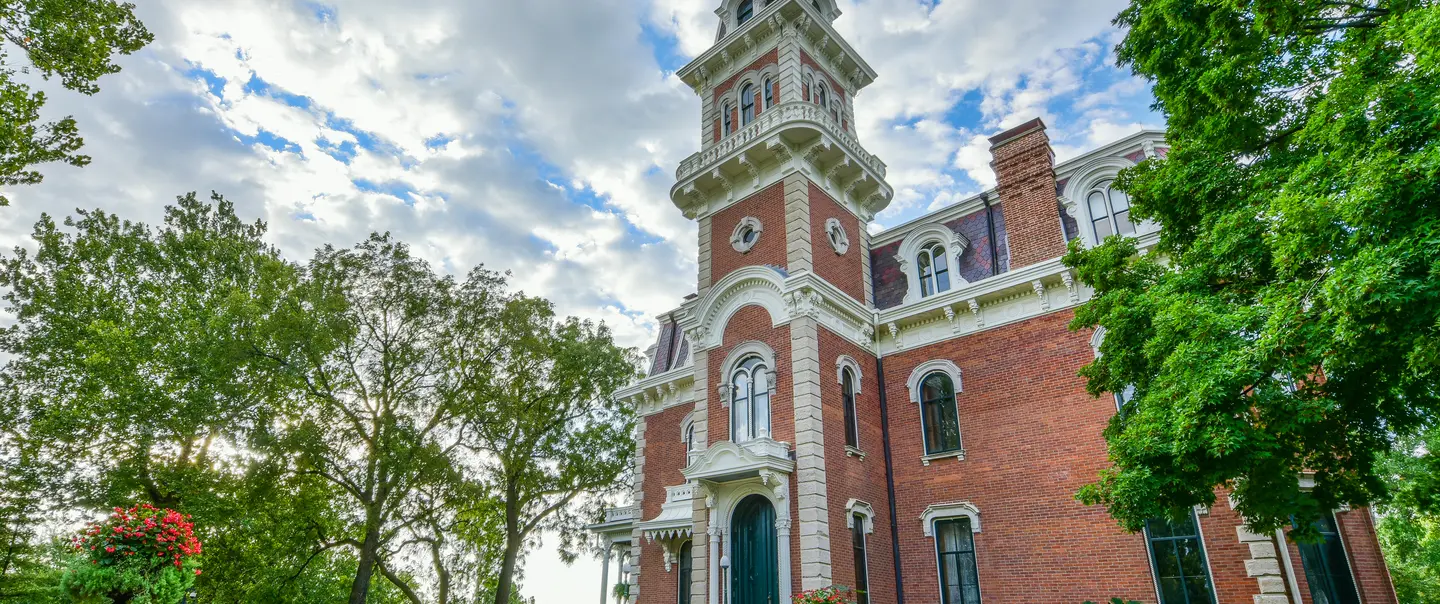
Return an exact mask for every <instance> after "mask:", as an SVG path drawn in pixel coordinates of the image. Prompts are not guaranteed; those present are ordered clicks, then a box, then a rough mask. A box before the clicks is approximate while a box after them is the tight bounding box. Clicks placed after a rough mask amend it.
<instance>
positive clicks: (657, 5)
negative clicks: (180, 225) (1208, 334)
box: [0, 0, 1161, 604]
mask: <svg viewBox="0 0 1440 604" xmlns="http://www.w3.org/2000/svg"><path fill="white" fill-rule="evenodd" d="M132 1H135V2H137V3H138V4H139V5H140V6H139V9H138V10H139V12H140V15H141V18H142V19H143V20H144V22H145V23H146V25H147V26H148V27H149V28H150V29H151V31H153V32H154V33H155V43H154V44H152V45H151V46H150V47H148V48H146V49H145V50H144V51H142V52H140V53H137V54H136V55H134V56H131V57H127V58H125V59H124V60H122V61H121V63H122V65H123V67H124V71H122V72H121V73H119V74H117V75H113V76H108V77H106V78H105V79H103V80H102V81H101V85H102V88H103V90H102V92H101V93H100V94H98V95H96V96H94V97H83V96H81V95H78V94H75V93H72V92H68V91H64V90H63V89H60V88H59V87H58V86H54V85H50V84H40V85H39V87H40V88H41V89H44V90H47V91H49V94H50V104H49V106H48V113H49V114H50V115H52V116H57V117H58V116H61V115H67V114H69V115H74V116H75V117H76V118H77V120H78V121H79V123H80V128H81V131H82V133H83V135H84V137H85V140H86V142H87V145H86V147H85V152H86V153H88V154H90V155H92V156H93V157H94V163H93V164H91V165H90V166H88V167H86V168H83V169H76V168H70V167H61V166H55V167H50V168H48V169H46V170H44V171H45V173H46V181H45V183H44V184H42V185H39V186H33V187H23V188H15V189H11V190H7V191H6V192H5V193H6V194H7V195H8V196H9V197H10V198H11V200H12V206H11V207H9V208H3V209H0V246H3V247H4V248H10V247H13V246H15V245H24V244H25V241H26V240H27V239H28V234H29V232H30V230H31V227H32V225H33V224H34V222H35V220H36V219H37V218H38V216H39V214H40V213H41V212H48V213H50V214H52V215H65V214H68V213H71V212H73V211H74V209H75V208H77V207H84V208H94V207H99V208H104V209H106V210H109V211H112V212H117V213H119V214H120V215H122V216H123V217H126V218H132V219H138V220H144V221H149V222H156V221H158V218H159V217H160V215H161V213H162V211H163V207H164V206H165V205H166V204H167V203H171V202H173V200H174V197H175V196H176V195H179V194H182V193H184V192H186V191H200V192H202V194H203V193H204V192H206V191H210V190H215V191H218V192H221V193H223V194H224V195H226V197H228V198H229V199H231V200H232V201H235V202H236V203H237V205H238V206H239V208H240V211H241V213H242V215H243V216H245V217H247V218H251V219H254V218H259V219H263V220H265V221H267V222H268V223H269V225H270V238H271V240H272V241H273V242H274V243H275V244H276V245H278V246H279V247H280V248H281V249H282V250H284V252H285V253H286V254H287V255H289V256H290V257H291V258H293V259H296V260H305V259H307V258H308V257H309V256H310V255H311V252H312V250H313V249H314V248H315V247H317V246H319V245H321V244H324V243H333V244H336V245H342V246H343V245H350V244H353V243H355V242H357V241H360V240H361V239H363V238H364V237H365V236H366V234H367V233H369V232H370V231H391V232H393V233H395V234H396V235H397V236H398V237H399V238H400V239H402V240H405V241H408V242H409V243H410V244H411V245H412V246H413V247H414V249H415V250H416V252H418V253H419V254H421V255H422V256H424V257H426V258H428V259H429V260H431V261H432V262H433V263H434V264H435V265H436V266H439V267H442V268H444V269H445V270H448V271H452V272H457V273H463V272H465V271H466V270H468V269H469V268H470V267H473V266H475V265H477V264H484V265H486V266H488V267H490V268H494V269H501V270H509V271H511V272H512V273H513V275H514V278H513V283H514V284H515V285H516V286H517V287H519V288H521V289H523V290H525V291H526V292H527V293H531V294H539V295H544V296H547V297H549V298H550V299H551V300H553V301H555V303H556V304H557V306H558V307H559V309H560V310H561V311H562V312H564V313H567V314H575V315H582V316H586V317H591V318H596V319H603V320H605V321H606V322H608V323H609V324H610V325H611V326H612V327H614V328H615V329H616V331H617V333H618V334H619V336H620V338H621V339H622V341H623V342H624V343H626V344H629V345H634V346H637V347H640V348H643V347H644V346H646V345H648V343H649V339H650V337H651V332H652V329H653V327H654V322H653V319H652V318H653V317H654V316H656V315H658V314H660V313H663V312H665V311H667V310H670V309H671V308H673V307H674V306H676V305H677V304H678V303H679V301H680V299H681V297H682V296H684V295H685V294H687V293H690V292H691V291H693V290H694V286H695V282H694V278H695V228H694V226H693V224H691V223H690V222H689V221H687V220H685V219H684V217H682V216H681V215H680V213H679V212H678V211H677V210H675V209H674V207H673V206H672V205H671V204H670V201H669V199H668V191H669V188H670V186H671V185H672V184H674V170H675V166H676V165H677V164H678V163H679V161H680V160H681V159H683V158H684V157H686V156H688V155H689V154H691V153H693V152H695V151H696V150H698V148H699V144H700V141H699V140H698V136H699V131H700V130H699V128H698V124H697V123H696V122H697V120H698V119H699V106H700V105H699V100H698V99H697V98H695V95H694V92H693V91H691V90H690V89H689V88H687V87H686V86H685V85H684V84H682V83H681V82H680V81H679V80H678V79H676V78H675V77H674V72H675V71H676V70H677V69H679V68H680V67H682V66H683V65H684V64H685V63H686V62H687V61H688V60H689V59H690V58H691V57H693V56H695V55H696V54H698V53H700V52H702V51H704V50H705V49H706V48H707V47H709V45H710V44H711V43H712V42H713V41H714V35H715V28H716V24H717V22H716V17H715V15H714V10H715V7H716V6H717V5H718V4H719V0H525V1H515V0H408V1H407V2H403V3H398V2H392V1H386V0H341V1H335V2H322V1H307V0H226V1H223V2H222V1H220V0H132ZM1123 5H1124V1H1123V0H1000V1H997V0H840V6H841V10H842V11H844V15H843V16H842V17H841V18H840V19H839V21H837V22H836V24H835V26H836V28H837V29H838V30H839V31H840V33H841V34H842V35H843V36H845V37H846V39H848V40H849V41H850V43H851V44H852V45H853V46H854V47H855V49H856V50H857V51H859V52H860V53H861V54H862V55H863V56H864V57H865V59H866V60H867V61H868V62H869V63H870V65H871V66H872V67H874V68H875V71H876V72H878V73H879V78H878V79H877V81H876V82H875V84H874V85H872V86H870V87H869V88H867V89H865V90H863V91H861V93H860V94H859V95H858V96H857V97H856V101H855V109H856V114H857V119H858V124H857V127H858V130H859V133H860V140H861V142H862V143H863V144H864V145H865V146H866V147H867V148H868V149H869V150H870V151H871V152H873V153H875V154H877V155H879V156H880V157H881V158H882V159H884V160H885V162H886V163H887V164H888V166H889V179H890V184H891V185H892V186H894V188H895V190H896V199H895V202H894V203H893V204H892V205H891V207H890V209H888V210H887V211H886V212H884V213H882V214H880V215H879V217H878V218H877V223H878V226H877V227H876V228H880V227H884V226H886V225H892V224H898V223H900V222H903V221H905V220H908V219H910V218H913V217H915V216H918V215H919V214H922V213H924V212H925V211H927V209H932V208H938V207H941V206H944V205H946V204H948V203H952V202H954V201H958V200H960V199H963V198H965V197H966V196H968V195H970V194H972V193H975V192H978V191H980V190H983V189H985V188H988V187H989V186H991V185H993V184H994V177H993V175H992V174H991V173H990V170H989V160H990V156H989V152H988V145H987V144H986V143H985V142H984V138H985V136H987V135H989V134H994V133H995V132H997V131H999V130H1001V129H1004V128H1006V127H1008V126H1012V125H1016V124H1018V123H1021V122H1023V121H1025V120H1027V119H1030V118H1032V117H1036V116H1039V117H1042V118H1044V119H1045V122H1046V123H1047V124H1048V125H1049V126H1050V135H1051V138H1052V139H1053V141H1054V144H1055V146H1056V150H1057V153H1058V154H1059V155H1060V157H1061V159H1063V158H1064V157H1066V156H1068V155H1073V154H1075V153H1077V152H1079V151H1082V150H1084V149H1087V148H1089V147H1093V146H1095V145H1097V144H1101V143H1104V142H1107V141H1110V140H1113V139H1115V138H1118V137H1120V136H1122V135H1125V134H1128V133H1130V132H1133V131H1135V130H1137V129H1139V128H1141V127H1142V126H1145V127H1158V126H1159V125H1160V123H1161V121H1160V118H1159V117H1158V116H1157V115H1155V114H1154V113H1153V112H1151V111H1150V110H1149V104H1150V102H1151V97H1150V93H1149V89H1148V87H1147V85H1146V84H1145V83H1144V82H1142V81H1139V80H1137V79H1135V78H1133V77H1132V76H1130V75H1129V73H1128V71H1124V70H1120V69H1117V68H1116V67H1115V66H1114V56H1113V51H1112V49H1113V47H1114V44H1115V43H1116V42H1117V41H1118V39H1119V38H1118V37H1119V35H1120V32H1118V31H1116V30H1115V29H1114V28H1113V27H1112V26H1111V25H1110V20H1111V19H1112V18H1113V16H1114V15H1115V13H1116V12H1117V11H1119V10H1120V8H1121V7H1122V6H1123ZM13 56H14V55H12V58H13ZM527 574H528V575H529V579H528V581H527V582H526V585H525V591H526V593H527V594H528V595H532V596H536V597H537V598H538V601H539V602H540V604H559V603H560V602H573V601H576V599H577V598H580V599H582V600H584V599H593V598H595V597H597V594H596V591H597V590H598V583H599V565H598V563H596V562H589V561H582V562H580V563H577V564H576V565H575V566H574V567H564V566H563V565H560V563H559V562H558V561H557V560H555V558H554V556H553V554H550V553H548V552H539V553H537V554H536V555H535V556H533V557H532V561H531V564H530V568H529V569H528V573H527ZM554 577H564V578H565V580H563V581H553V580H550V579H551V578H554ZM612 577H613V573H612Z"/></svg>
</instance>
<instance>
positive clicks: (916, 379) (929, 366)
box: [905, 359, 965, 403]
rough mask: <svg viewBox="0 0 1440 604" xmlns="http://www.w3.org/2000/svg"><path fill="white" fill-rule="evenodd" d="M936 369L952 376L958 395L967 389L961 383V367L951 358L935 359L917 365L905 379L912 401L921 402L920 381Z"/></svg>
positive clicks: (951, 379)
mask: <svg viewBox="0 0 1440 604" xmlns="http://www.w3.org/2000/svg"><path fill="white" fill-rule="evenodd" d="M936 371H939V372H942V373H944V374H945V375H948V376H950V381H951V382H953V383H954V384H955V394H957V395H958V394H960V393H961V392H964V391H965V389H964V388H963V387H962V386H961V384H960V367H958V366H956V365H955V362H954V361H951V360H950V359H935V360H931V361H925V362H924V363H921V364H919V365H916V366H915V369H913V370H912V371H911V372H910V377H909V379H906V380H905V388H906V389H907V390H909V391H910V402H912V403H919V402H920V381H921V380H923V379H925V376H927V375H930V374H931V373H934V372H936Z"/></svg>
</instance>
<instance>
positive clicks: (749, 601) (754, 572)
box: [730, 495, 786, 604]
mask: <svg viewBox="0 0 1440 604" xmlns="http://www.w3.org/2000/svg"><path fill="white" fill-rule="evenodd" d="M730 527H731V528H730V594H731V598H730V604H786V603H783V602H781V601H780V587H779V586H780V580H779V579H780V577H779V561H778V558H777V554H776V549H775V548H776V543H775V542H776V539H775V506H773V505H770V500H769V499H766V498H765V497H763V496H760V495H751V496H749V497H746V498H745V499H743V500H741V501H740V504H739V505H737V506H735V515H734V518H733V519H732V520H731V523H730Z"/></svg>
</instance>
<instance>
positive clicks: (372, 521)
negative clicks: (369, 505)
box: [350, 509, 380, 604]
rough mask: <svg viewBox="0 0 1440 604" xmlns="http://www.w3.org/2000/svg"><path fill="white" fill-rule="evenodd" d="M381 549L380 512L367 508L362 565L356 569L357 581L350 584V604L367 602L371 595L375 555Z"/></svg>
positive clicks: (361, 551)
mask: <svg viewBox="0 0 1440 604" xmlns="http://www.w3.org/2000/svg"><path fill="white" fill-rule="evenodd" d="M379 550H380V514H379V511H378V510H374V509H371V510H366V513H365V541H364V542H363V543H361V544H360V565H359V567H358V568H356V569H355V582H354V583H351V584H350V604H365V598H366V597H368V596H369V595H370V579H371V578H372V577H374V576H375V557H376V556H377V555H378V554H377V552H378V551H379Z"/></svg>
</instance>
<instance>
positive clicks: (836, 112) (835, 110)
mask: <svg viewBox="0 0 1440 604" xmlns="http://www.w3.org/2000/svg"><path fill="white" fill-rule="evenodd" d="M830 119H833V120H835V121H837V122H838V121H840V99H835V102H833V103H830Z"/></svg>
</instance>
